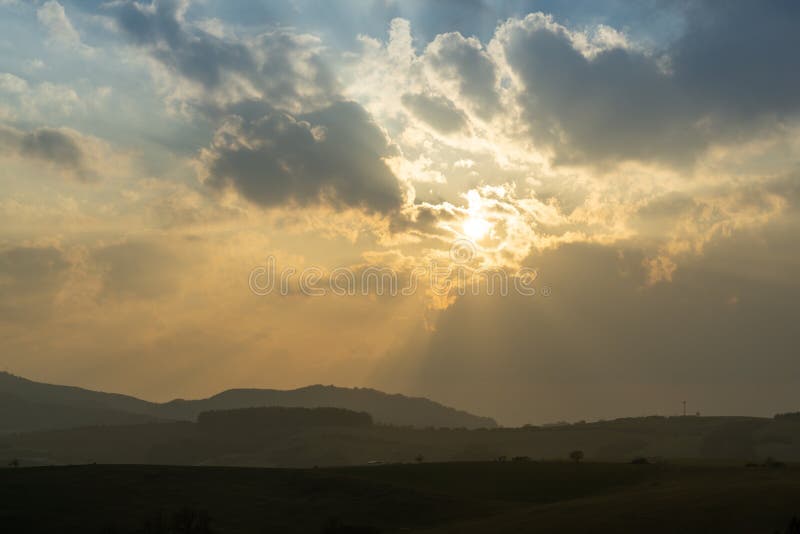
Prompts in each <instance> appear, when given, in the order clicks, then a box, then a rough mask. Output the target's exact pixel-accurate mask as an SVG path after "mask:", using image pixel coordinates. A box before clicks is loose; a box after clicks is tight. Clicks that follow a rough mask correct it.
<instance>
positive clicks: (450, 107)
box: [402, 93, 467, 133]
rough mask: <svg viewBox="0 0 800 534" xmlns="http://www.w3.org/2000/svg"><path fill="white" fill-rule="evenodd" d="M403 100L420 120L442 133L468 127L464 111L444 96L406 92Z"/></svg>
mask: <svg viewBox="0 0 800 534" xmlns="http://www.w3.org/2000/svg"><path fill="white" fill-rule="evenodd" d="M402 100H403V105H404V106H406V107H407V108H408V109H409V110H410V111H411V113H413V114H414V115H415V116H416V117H417V118H418V119H419V120H421V121H423V122H426V123H428V124H430V125H431V126H433V127H434V128H435V129H437V130H439V131H440V132H442V133H451V132H457V131H460V130H463V129H464V128H466V127H467V117H466V116H465V115H464V113H463V112H462V111H461V110H459V109H458V108H457V107H456V106H455V104H453V102H452V101H451V100H448V99H447V98H445V97H443V96H435V95H425V94H411V93H406V94H405V95H403V98H402Z"/></svg>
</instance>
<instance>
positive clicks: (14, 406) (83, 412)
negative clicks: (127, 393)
mask: <svg viewBox="0 0 800 534" xmlns="http://www.w3.org/2000/svg"><path fill="white" fill-rule="evenodd" d="M155 420H156V418H155V417H153V416H151V415H144V414H137V413H131V412H125V411H121V410H115V409H112V408H106V407H103V406H96V405H91V404H86V405H68V404H46V403H38V402H29V401H27V400H25V399H21V398H19V397H16V396H14V395H10V394H7V393H0V434H10V433H17V432H31V431H35V430H45V429H59V428H74V427H86V426H98V425H100V426H102V425H133V424H140V423H150V422H153V421H155Z"/></svg>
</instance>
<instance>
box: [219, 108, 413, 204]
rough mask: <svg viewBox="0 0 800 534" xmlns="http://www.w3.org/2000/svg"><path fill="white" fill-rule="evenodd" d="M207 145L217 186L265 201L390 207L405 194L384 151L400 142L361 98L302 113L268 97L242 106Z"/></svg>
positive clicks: (391, 153) (394, 152)
mask: <svg viewBox="0 0 800 534" xmlns="http://www.w3.org/2000/svg"><path fill="white" fill-rule="evenodd" d="M230 111H231V113H232V114H233V115H232V116H231V117H229V119H228V125H227V126H223V128H222V129H221V130H220V132H219V133H218V135H217V140H216V141H215V143H214V145H213V146H212V147H211V149H209V150H208V151H207V153H206V164H207V166H208V172H209V179H208V181H207V183H208V184H209V185H211V186H214V187H217V188H221V187H225V186H232V187H233V188H234V189H236V190H237V191H238V192H239V193H240V194H241V195H242V196H244V197H245V198H247V199H249V200H251V201H252V202H255V203H256V204H260V205H262V206H276V205H280V204H284V203H290V204H292V203H293V204H297V205H307V204H315V203H319V202H323V201H324V202H329V203H331V204H333V205H334V206H339V207H360V208H364V209H366V210H368V211H376V212H388V211H391V210H394V209H396V208H398V207H399V206H400V205H401V203H402V195H401V191H400V188H399V184H398V181H397V178H396V177H395V176H394V174H393V173H392V172H391V170H390V169H389V168H388V167H387V165H386V163H385V161H384V158H387V157H391V156H394V155H397V149H396V148H395V147H394V145H392V144H391V143H390V142H389V140H388V139H387V138H386V135H385V134H384V133H383V131H382V130H381V129H380V128H379V127H378V126H377V125H376V124H375V123H374V122H373V120H372V119H371V117H370V116H369V114H368V113H367V112H366V111H365V110H364V109H363V108H362V107H361V106H360V105H358V104H356V103H354V102H339V103H336V104H334V105H332V106H330V107H327V108H325V109H322V110H320V111H316V112H313V113H307V114H304V115H299V116H297V117H294V116H292V115H289V114H287V113H284V112H281V111H279V110H276V109H273V108H270V107H269V106H267V105H265V104H264V103H261V102H250V103H243V104H240V105H237V106H234V107H233V108H232V109H231V110H230Z"/></svg>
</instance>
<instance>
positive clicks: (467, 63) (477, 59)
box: [424, 33, 499, 119]
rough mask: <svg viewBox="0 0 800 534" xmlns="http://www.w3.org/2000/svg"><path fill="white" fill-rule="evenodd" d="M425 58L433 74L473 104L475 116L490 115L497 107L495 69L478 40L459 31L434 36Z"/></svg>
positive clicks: (488, 116)
mask: <svg viewBox="0 0 800 534" xmlns="http://www.w3.org/2000/svg"><path fill="white" fill-rule="evenodd" d="M424 59H425V61H426V63H427V65H428V66H429V68H430V69H431V70H432V71H433V73H434V77H436V78H438V79H439V81H440V83H441V84H442V85H443V86H444V87H447V86H448V85H450V84H452V83H453V82H455V87H454V89H455V90H456V92H457V93H458V94H460V95H461V96H462V97H464V99H466V101H467V102H469V103H470V104H472V105H473V106H474V108H475V110H476V113H477V114H478V116H480V117H481V118H484V119H488V118H490V117H491V116H492V115H493V114H494V113H495V112H497V111H498V109H499V98H498V94H497V81H498V77H497V70H496V66H495V64H494V62H493V61H492V59H491V57H490V56H489V54H487V52H486V51H485V50H484V49H483V46H482V45H481V43H480V41H478V40H477V39H475V38H474V37H472V38H465V37H463V36H462V35H461V34H459V33H446V34H442V35H437V36H436V38H435V39H434V40H433V42H432V43H430V44H429V45H428V47H427V48H426V49H425V55H424Z"/></svg>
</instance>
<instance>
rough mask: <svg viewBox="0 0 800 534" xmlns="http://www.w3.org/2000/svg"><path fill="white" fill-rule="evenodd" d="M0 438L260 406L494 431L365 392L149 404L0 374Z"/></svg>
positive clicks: (416, 402)
mask: <svg viewBox="0 0 800 534" xmlns="http://www.w3.org/2000/svg"><path fill="white" fill-rule="evenodd" d="M0 396H2V398H1V399H0V433H11V432H24V431H33V430H53V429H64V428H72V427H76V426H88V425H115V424H120V425H128V424H135V423H142V422H153V421H193V420H195V419H196V418H197V416H198V414H200V413H201V412H207V411H211V410H229V409H236V408H250V407H262V406H287V407H299V408H317V407H331V408H343V409H347V410H353V411H363V412H367V413H369V414H370V415H371V416H372V417H373V418H374V420H375V422H377V423H381V424H390V425H396V426H412V427H417V428H425V427H437V428H445V427H446V428H493V427H496V426H497V423H496V422H495V421H494V420H493V419H491V418H489V417H479V416H476V415H472V414H470V413H467V412H464V411H460V410H456V409H454V408H450V407H447V406H443V405H441V404H439V403H437V402H434V401H432V400H429V399H425V398H419V397H407V396H405V395H390V394H387V393H383V392H381V391H377V390H374V389H367V388H341V387H336V386H322V385H314V386H308V387H304V388H299V389H294V390H277V389H231V390H228V391H224V392H222V393H219V394H217V395H214V396H212V397H209V398H207V399H198V400H183V399H176V400H173V401H170V402H166V403H154V402H148V401H145V400H141V399H137V398H136V397H131V396H128V395H120V394H116V393H105V392H99V391H91V390H87V389H83V388H78V387H72V386H61V385H55V384H44V383H41V382H34V381H32V380H27V379H25V378H22V377H18V376H15V375H12V374H9V373H0Z"/></svg>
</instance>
